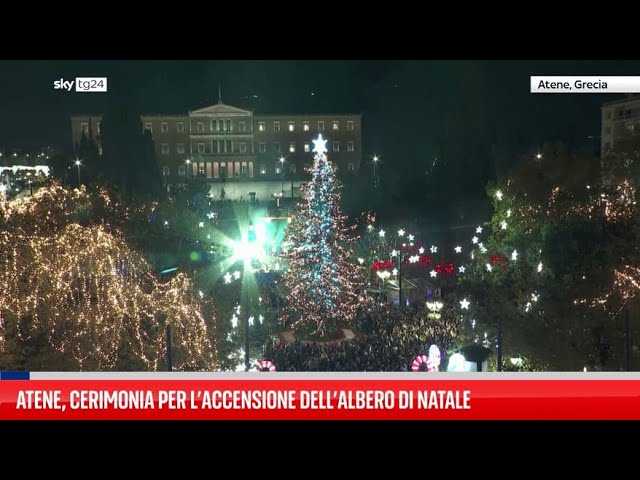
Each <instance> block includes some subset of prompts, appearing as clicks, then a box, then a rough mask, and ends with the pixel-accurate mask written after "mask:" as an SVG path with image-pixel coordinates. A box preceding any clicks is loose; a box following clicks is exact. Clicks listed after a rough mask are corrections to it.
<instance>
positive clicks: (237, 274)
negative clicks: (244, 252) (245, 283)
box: [233, 270, 240, 280]
mask: <svg viewBox="0 0 640 480" xmlns="http://www.w3.org/2000/svg"><path fill="white" fill-rule="evenodd" d="M233 278H235V279H236V280H238V279H239V278H240V272H239V271H238V270H236V271H235V272H233Z"/></svg>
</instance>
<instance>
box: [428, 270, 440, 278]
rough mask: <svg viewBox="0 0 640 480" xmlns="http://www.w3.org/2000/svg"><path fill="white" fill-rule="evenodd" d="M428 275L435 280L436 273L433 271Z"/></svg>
mask: <svg viewBox="0 0 640 480" xmlns="http://www.w3.org/2000/svg"><path fill="white" fill-rule="evenodd" d="M430 275H431V276H432V277H433V278H435V277H436V276H438V272H436V271H435V270H431V272H430Z"/></svg>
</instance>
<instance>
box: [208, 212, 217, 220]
mask: <svg viewBox="0 0 640 480" xmlns="http://www.w3.org/2000/svg"><path fill="white" fill-rule="evenodd" d="M215 216H216V214H215V213H213V212H211V213H207V218H208V219H212V218H213V217H215Z"/></svg>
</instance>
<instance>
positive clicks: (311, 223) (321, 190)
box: [284, 135, 362, 336]
mask: <svg viewBox="0 0 640 480" xmlns="http://www.w3.org/2000/svg"><path fill="white" fill-rule="evenodd" d="M313 143H314V149H313V151H314V153H315V154H316V155H315V157H314V162H313V166H312V167H311V169H310V171H309V172H310V173H311V176H312V178H311V181H310V182H309V183H308V184H307V185H306V187H305V188H304V190H303V192H302V201H301V202H300V204H299V206H298V211H297V213H296V215H295V216H294V218H293V221H292V222H291V224H290V225H289V227H288V228H287V231H286V239H285V242H286V244H288V253H287V258H288V261H289V268H288V271H287V273H286V276H285V279H284V280H285V285H286V287H287V289H288V291H289V295H288V297H287V300H288V302H287V303H288V304H287V307H286V308H285V311H284V316H285V320H286V321H288V322H289V323H290V324H291V325H292V326H294V327H296V328H301V327H306V329H307V330H309V331H311V332H312V333H313V334H320V335H321V336H324V335H326V334H328V333H331V332H332V331H333V330H334V329H335V328H336V327H337V326H338V325H340V324H342V323H345V322H348V321H350V320H351V319H353V316H354V314H355V310H356V306H357V304H358V292H357V289H358V287H359V286H360V285H362V281H361V279H360V275H359V273H358V271H357V269H356V268H355V265H353V264H352V263H350V262H349V261H348V258H349V255H350V253H351V252H350V251H349V250H348V248H349V247H350V246H351V245H352V244H353V241H354V238H352V235H351V232H352V228H350V227H347V226H346V222H345V219H346V217H345V216H344V215H343V214H342V211H341V209H340V192H339V190H340V185H339V183H338V181H337V180H336V178H335V174H334V171H333V167H332V166H331V164H330V163H329V161H328V160H327V156H326V155H325V153H326V151H327V150H326V148H325V145H326V143H327V141H326V140H324V139H323V138H322V135H319V136H318V139H317V140H314V141H313Z"/></svg>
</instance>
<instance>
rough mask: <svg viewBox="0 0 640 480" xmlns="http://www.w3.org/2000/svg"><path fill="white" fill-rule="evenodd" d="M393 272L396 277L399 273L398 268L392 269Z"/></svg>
mask: <svg viewBox="0 0 640 480" xmlns="http://www.w3.org/2000/svg"><path fill="white" fill-rule="evenodd" d="M391 273H392V274H393V276H394V277H395V276H396V275H398V269H397V268H394V269H393V270H391Z"/></svg>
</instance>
